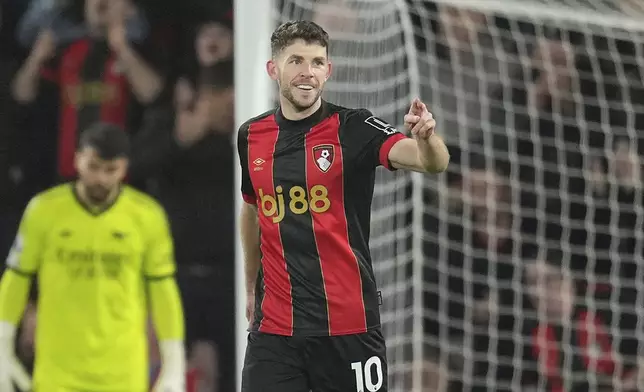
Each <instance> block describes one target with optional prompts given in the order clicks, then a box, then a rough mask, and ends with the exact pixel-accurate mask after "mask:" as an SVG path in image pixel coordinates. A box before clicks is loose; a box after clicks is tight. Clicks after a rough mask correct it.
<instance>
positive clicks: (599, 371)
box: [532, 308, 639, 392]
mask: <svg viewBox="0 0 644 392" xmlns="http://www.w3.org/2000/svg"><path fill="white" fill-rule="evenodd" d="M609 320H610V317H607V318H604V317H601V315H600V314H599V313H595V312H591V311H589V310H587V309H585V308H578V309H576V311H575V313H574V314H573V315H572V320H571V323H570V325H568V327H567V328H566V327H564V326H562V325H550V324H546V323H542V324H541V325H539V326H537V327H535V328H534V329H533V330H532V354H533V358H534V359H535V360H536V362H537V364H536V366H534V367H535V368H536V369H539V372H540V376H541V377H543V378H544V379H545V380H544V381H545V383H546V384H547V386H548V390H549V391H552V392H565V391H574V392H577V391H580V392H581V391H584V392H587V391H597V390H599V391H602V390H614V385H613V383H614V382H615V381H616V380H617V379H621V380H627V379H629V378H631V377H633V376H634V375H635V374H634V370H635V369H637V356H638V346H639V343H638V342H637V341H636V339H635V335H636V334H635V331H634V329H635V328H636V325H637V322H636V320H627V319H624V320H616V322H615V324H614V325H611V324H612V323H611V322H610V321H609ZM633 321H635V322H633ZM629 324H630V325H629ZM611 328H612V329H611ZM615 328H617V330H615ZM615 332H617V333H615Z"/></svg>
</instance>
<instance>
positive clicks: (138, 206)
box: [122, 186, 166, 220]
mask: <svg viewBox="0 0 644 392" xmlns="http://www.w3.org/2000/svg"><path fill="white" fill-rule="evenodd" d="M122 192H123V194H122V196H123V198H124V199H125V201H126V202H127V207H128V209H129V210H130V211H131V213H132V215H135V216H139V217H141V218H143V219H145V220H149V219H152V220H157V219H163V220H165V216H166V212H165V209H164V208H163V206H162V205H161V203H160V202H159V201H158V200H157V199H155V198H154V197H153V196H151V195H149V194H147V193H145V192H141V191H139V190H137V189H134V188H132V187H131V186H123V190H122Z"/></svg>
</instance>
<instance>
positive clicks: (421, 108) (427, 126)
mask: <svg viewBox="0 0 644 392" xmlns="http://www.w3.org/2000/svg"><path fill="white" fill-rule="evenodd" d="M405 128H406V129H407V131H410V132H411V135H412V136H413V137H414V139H416V140H428V139H429V138H430V137H431V136H432V135H433V134H434V130H435V129H436V121H435V120H434V116H433V115H432V114H431V113H430V112H429V110H427V106H426V105H425V104H424V103H423V102H422V101H421V100H420V99H418V98H416V99H414V100H413V101H412V103H411V107H410V108H409V112H407V114H406V115H405Z"/></svg>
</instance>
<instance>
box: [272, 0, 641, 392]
mask: <svg viewBox="0 0 644 392" xmlns="http://www.w3.org/2000/svg"><path fill="white" fill-rule="evenodd" d="M277 3H278V4H277V8H276V21H278V22H282V21H285V20H290V19H313V20H316V21H318V22H319V23H320V24H321V25H322V26H323V27H325V28H326V29H327V30H328V31H329V33H330V35H331V37H332V47H331V56H332V60H333V62H334V64H335V73H334V75H333V78H332V80H333V82H331V83H329V84H328V85H327V94H326V98H327V99H329V100H331V101H333V102H337V103H339V104H341V105H346V106H353V107H367V108H369V109H371V110H372V111H374V112H375V113H376V114H378V115H380V116H382V117H383V118H385V119H386V120H389V121H391V122H392V123H394V124H395V123H400V121H401V119H402V115H403V114H404V112H405V111H406V110H407V108H408V104H409V102H410V101H411V99H412V98H413V97H414V96H416V95H420V96H421V97H422V98H423V99H424V100H425V102H427V103H428V106H429V107H430V110H431V111H432V112H433V114H434V116H435V118H436V119H437V122H438V129H439V131H440V133H441V134H442V135H443V136H444V137H445V138H446V140H447V141H448V144H449V145H450V150H451V152H452V163H451V165H450V168H449V170H448V173H447V174H446V175H440V176H425V177H423V178H421V179H420V180H418V179H417V178H416V177H413V176H410V175H408V174H404V173H395V174H389V173H384V172H380V173H379V177H378V184H377V187H376V197H375V200H374V215H373V229H372V249H373V256H374V263H375V265H374V267H375V269H376V271H377V277H378V281H379V285H380V288H381V290H382V293H383V298H384V299H385V303H384V305H383V307H382V316H383V329H384V332H385V335H386V338H387V341H388V344H389V367H390V380H389V382H390V385H389V386H390V390H392V391H405V392H408V391H414V392H415V391H433V390H447V388H448V387H449V388H450V389H451V390H468V391H469V390H490V391H504V390H507V391H519V390H529V389H531V388H534V389H536V390H544V391H545V390H553V391H589V390H590V391H592V390H600V387H602V388H605V389H604V390H611V391H615V390H622V387H623V386H625V385H627V383H628V382H629V381H633V380H632V379H629V377H631V376H632V374H633V373H632V372H630V371H631V370H632V364H633V363H635V361H636V360H635V356H636V355H638V354H639V351H640V350H639V347H638V346H639V345H638V344H637V343H638V341H639V340H640V339H641V338H642V330H643V328H644V326H643V325H642V323H641V321H640V320H642V317H641V316H642V314H641V313H642V311H643V309H642V308H643V306H642V305H643V304H644V302H643V299H642V298H641V295H640V293H641V292H642V288H643V287H642V284H644V279H643V277H642V272H641V271H642V268H641V266H640V264H641V263H642V254H643V248H644V236H643V233H642V228H643V220H644V210H643V209H642V197H641V195H642V186H641V184H642V181H641V174H640V173H641V170H640V169H641V155H642V153H643V152H644V143H642V142H640V136H639V133H640V129H641V128H642V126H643V123H642V120H644V117H643V116H642V114H643V113H644V112H643V110H642V109H643V108H642V106H641V105H642V102H644V88H643V87H642V86H643V83H642V74H641V71H640V68H641V65H642V63H643V62H644V57H643V56H642V42H643V40H642V30H644V29H643V28H642V27H643V26H644V5H643V3H642V2H640V1H639V0H629V1H626V0H624V1H618V0H614V1H610V0H521V1H516V0H486V1H482V0H476V1H475V0H472V1H469V0H459V1H456V2H449V3H448V2H443V1H438V2H428V1H421V0H407V2H406V3H405V2H403V1H402V0H401V1H400V2H397V1H392V0H362V1H360V0H333V1H314V0H282V1H278V2H277ZM591 321H593V323H592V325H591V323H590V322H591ZM546 338H548V339H550V340H548V339H546ZM547 342H549V343H548V344H549V345H548V344H545V343H547ZM544 344H545V345H544ZM609 352H610V353H612V354H614V355H613V356H612V357H611V358H612V359H611V358H609V357H608V353H609ZM414 364H417V365H418V366H413V365H414ZM414 376H415V377H414ZM640 388H641V387H640ZM624 390H625V389H624Z"/></svg>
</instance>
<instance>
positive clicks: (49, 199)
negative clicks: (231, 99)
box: [0, 124, 185, 392]
mask: <svg viewBox="0 0 644 392" xmlns="http://www.w3.org/2000/svg"><path fill="white" fill-rule="evenodd" d="M128 150H129V141H128V138H127V136H126V134H125V132H123V131H122V130H121V129H119V128H117V127H114V126H111V125H105V124H97V125H94V126H92V127H90V128H89V129H87V131H86V132H84V133H83V135H82V137H81V140H80V143H79V149H78V151H77V153H76V158H75V162H76V163H75V164H76V168H77V170H78V173H79V179H78V180H77V181H76V182H73V183H68V184H64V185H60V186H57V187H55V188H53V189H50V190H47V191H45V192H43V193H41V194H39V195H37V196H36V197H34V198H33V199H32V200H31V202H30V203H29V205H28V207H27V209H26V211H25V213H24V216H23V218H22V222H21V224H20V227H19V231H18V236H17V238H16V240H15V243H14V245H13V248H12V250H11V253H10V255H9V258H8V261H7V267H8V269H7V270H6V272H5V274H4V275H3V277H2V281H1V282H0V392H9V391H13V387H12V383H13V382H16V383H17V384H18V386H19V389H21V390H27V389H29V388H30V384H31V381H30V380H29V378H28V377H26V374H25V373H24V370H21V369H20V366H19V364H18V361H17V359H15V354H14V347H13V342H14V337H15V331H16V325H17V324H18V322H19V320H20V317H21V315H22V313H23V311H24V309H25V304H26V302H27V297H28V293H29V290H30V285H31V282H32V278H33V277H34V276H36V275H37V276H38V286H39V287H38V288H39V295H38V326H37V328H36V356H35V369H34V378H33V391H35V392H68V391H106V392H110V391H114V392H117V391H118V392H120V391H132V392H144V391H148V390H149V389H150V388H149V384H148V373H149V368H148V358H147V355H148V349H147V335H146V321H147V319H148V312H147V308H148V304H149V306H150V309H151V315H152V320H153V322H154V326H155V329H156V333H157V335H158V337H159V340H160V342H159V345H160V351H161V355H162V360H163V365H162V372H161V375H160V379H159V380H158V383H157V384H156V385H155V389H154V390H155V391H159V392H185V388H184V385H185V353H184V346H183V335H184V326H183V311H182V307H181V302H180V297H179V292H178V289H177V286H176V283H175V280H174V278H173V273H174V271H175V264H174V259H173V243H172V239H171V237H170V233H169V230H168V222H167V220H166V215H165V213H164V210H163V209H162V207H161V206H160V205H159V204H158V203H157V202H155V201H154V200H153V199H152V198H150V197H148V196H146V195H144V194H142V193H140V192H138V191H136V190H134V189H132V188H130V187H128V186H125V185H123V184H122V181H123V178H124V177H125V174H126V172H127V167H128V158H127V155H128Z"/></svg>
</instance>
